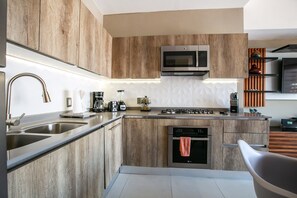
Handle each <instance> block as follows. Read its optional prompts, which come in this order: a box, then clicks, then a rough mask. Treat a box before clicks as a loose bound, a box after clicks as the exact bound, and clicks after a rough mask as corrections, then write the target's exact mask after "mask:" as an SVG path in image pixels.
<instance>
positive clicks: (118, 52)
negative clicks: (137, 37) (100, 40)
mask: <svg viewBox="0 0 297 198" xmlns="http://www.w3.org/2000/svg"><path fill="white" fill-rule="evenodd" d="M129 77H130V42H129V37H122V38H113V40H112V78H129Z"/></svg>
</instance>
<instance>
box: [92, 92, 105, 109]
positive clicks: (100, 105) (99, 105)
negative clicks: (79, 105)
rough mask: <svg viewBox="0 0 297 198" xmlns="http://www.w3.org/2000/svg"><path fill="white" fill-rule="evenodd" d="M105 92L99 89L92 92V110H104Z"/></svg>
mask: <svg viewBox="0 0 297 198" xmlns="http://www.w3.org/2000/svg"><path fill="white" fill-rule="evenodd" d="M103 95H104V92H102V91H97V92H92V93H91V103H92V106H91V111H93V112H102V111H104V100H103Z"/></svg>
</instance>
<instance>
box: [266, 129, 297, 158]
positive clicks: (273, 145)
mask: <svg viewBox="0 0 297 198" xmlns="http://www.w3.org/2000/svg"><path fill="white" fill-rule="evenodd" d="M269 152H273V153H279V154H282V155H287V156H290V157H295V158H297V133H296V132H282V131H278V132H270V134H269Z"/></svg>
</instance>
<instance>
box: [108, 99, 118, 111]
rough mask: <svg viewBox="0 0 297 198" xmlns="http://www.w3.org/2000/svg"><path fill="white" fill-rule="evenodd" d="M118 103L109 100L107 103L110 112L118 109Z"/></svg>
mask: <svg viewBox="0 0 297 198" xmlns="http://www.w3.org/2000/svg"><path fill="white" fill-rule="evenodd" d="M118 108H119V103H118V102H117V101H110V102H109V103H108V111H110V112H116V111H118Z"/></svg>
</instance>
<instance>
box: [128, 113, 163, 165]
mask: <svg viewBox="0 0 297 198" xmlns="http://www.w3.org/2000/svg"><path fill="white" fill-rule="evenodd" d="M157 142H158V141H157V120H155V119H130V118H128V119H125V120H124V134H123V144H124V145H123V147H124V153H123V154H124V164H126V165H130V166H147V167H156V166H157V144H158V143H157Z"/></svg>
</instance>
